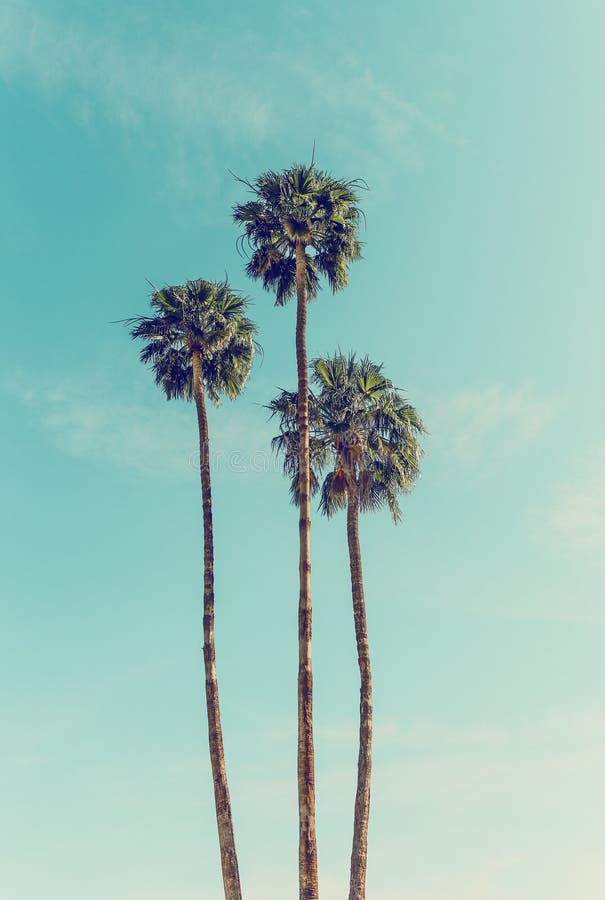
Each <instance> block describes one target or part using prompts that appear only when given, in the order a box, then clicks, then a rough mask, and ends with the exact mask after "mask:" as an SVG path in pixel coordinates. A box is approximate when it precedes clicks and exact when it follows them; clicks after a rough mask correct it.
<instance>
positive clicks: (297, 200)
mask: <svg viewBox="0 0 605 900" xmlns="http://www.w3.org/2000/svg"><path fill="white" fill-rule="evenodd" d="M238 180H239V181H240V182H242V183H243V184H245V185H246V186H247V187H248V189H249V191H250V192H251V193H252V194H253V199H252V200H248V201H247V202H246V203H241V204H237V205H236V206H234V207H233V218H234V221H235V222H236V223H237V224H238V225H239V226H240V228H241V232H240V236H239V238H238V247H239V248H241V249H245V248H246V247H247V248H248V250H249V251H250V253H251V255H250V259H249V262H248V265H247V267H246V271H247V273H248V275H249V276H250V277H251V278H255V279H259V280H260V281H262V284H263V287H264V288H265V290H268V291H271V292H273V293H275V297H276V303H277V304H278V305H280V306H281V305H284V304H285V303H287V302H288V300H290V299H291V298H292V297H293V296H294V294H295V291H296V265H295V258H296V247H297V245H298V244H303V245H304V246H305V247H306V248H308V249H307V253H306V256H307V270H308V271H307V293H308V297H309V298H312V297H315V296H316V295H317V291H318V289H319V276H320V275H323V276H324V277H325V278H326V280H327V281H328V284H329V286H330V288H331V289H332V291H333V292H336V291H339V290H341V289H342V288H344V287H345V286H346V284H347V279H348V266H349V263H350V262H353V261H355V260H357V259H359V258H360V257H361V243H360V241H359V238H358V233H359V225H360V220H361V217H362V213H361V211H360V209H359V206H358V204H359V196H358V191H359V189H360V188H364V187H365V186H366V185H365V184H364V183H363V182H361V181H359V180H356V181H343V180H340V179H336V178H333V177H332V176H331V175H330V174H329V173H328V172H324V171H321V170H319V169H317V168H316V167H315V165H314V164H313V163H311V165H307V164H295V165H293V166H291V167H290V168H289V169H285V170H284V171H283V172H273V171H268V172H264V173H263V174H262V175H259V176H258V178H256V179H255V180H254V181H253V182H249V181H246V180H245V179H241V178H240V179H238Z"/></svg>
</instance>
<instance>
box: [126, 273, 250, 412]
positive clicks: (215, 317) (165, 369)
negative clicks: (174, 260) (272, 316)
mask: <svg viewBox="0 0 605 900" xmlns="http://www.w3.org/2000/svg"><path fill="white" fill-rule="evenodd" d="M248 302H249V301H248V298H247V297H245V296H242V295H241V294H238V293H236V292H235V291H233V290H232V289H231V287H230V286H229V283H228V282H227V281H221V282H214V281H205V280H203V279H201V278H199V279H197V280H196V281H187V282H185V284H182V285H174V286H172V287H166V288H163V289H162V290H157V289H154V291H153V292H152V294H151V298H150V303H151V307H152V310H153V311H154V313H153V315H151V316H136V317H135V318H132V319H127V320H126V322H125V324H127V325H129V326H130V329H131V330H130V335H131V337H132V338H134V339H136V338H141V339H142V340H143V341H145V346H144V347H143V349H142V350H141V361H142V362H144V363H150V364H151V366H152V368H153V373H154V377H155V382H156V384H158V385H159V386H160V387H161V388H162V389H163V391H164V393H165V394H166V398H167V399H168V400H171V399H173V398H175V397H181V398H185V399H186V400H191V399H192V398H193V367H192V354H193V352H194V351H198V352H199V354H200V357H201V363H202V378H203V381H204V387H205V388H206V391H207V392H208V395H209V397H210V398H211V400H212V401H213V402H214V403H215V404H217V405H218V404H219V403H220V398H221V395H227V396H228V397H229V398H230V399H233V398H234V397H236V396H237V395H238V394H239V392H240V391H241V390H242V388H243V387H244V385H245V383H246V381H247V379H248V375H249V373H250V367H251V365H252V360H253V358H254V353H255V349H256V348H257V347H258V345H257V343H256V341H255V334H256V326H255V325H254V323H253V322H252V321H251V320H250V319H249V318H248V317H247V316H246V310H247V306H248Z"/></svg>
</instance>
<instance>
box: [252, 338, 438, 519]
mask: <svg viewBox="0 0 605 900" xmlns="http://www.w3.org/2000/svg"><path fill="white" fill-rule="evenodd" d="M310 369H311V382H312V384H313V385H314V386H316V387H317V391H314V392H310V394H309V428H310V438H309V443H310V458H311V465H312V468H313V478H315V479H319V478H320V477H321V475H322V474H324V473H325V474H324V478H323V482H322V484H321V491H320V502H319V507H320V510H321V511H322V512H323V513H325V514H326V515H328V516H332V515H333V514H334V513H335V512H337V511H338V510H339V509H342V508H343V507H345V506H346V505H347V495H348V490H349V488H351V489H353V487H354V488H355V489H356V491H357V495H358V498H359V505H360V509H361V510H362V511H364V512H366V511H371V510H377V509H381V508H383V507H387V508H388V509H389V511H390V512H391V515H392V517H393V519H394V520H395V521H396V522H397V521H399V519H400V517H401V509H400V506H399V497H400V495H401V494H403V493H407V492H408V491H410V490H411V489H412V487H413V485H414V483H415V481H416V480H417V478H418V477H419V474H420V460H421V456H422V448H421V446H420V442H419V439H420V437H421V436H422V435H423V434H424V433H425V429H424V425H423V424H422V420H421V418H420V416H419V415H418V413H417V412H416V410H415V409H414V407H413V406H411V404H410V403H408V401H407V400H406V399H405V397H404V396H403V394H402V393H401V391H399V390H397V389H396V388H395V387H394V386H393V382H392V381H391V380H390V379H389V378H387V377H386V376H385V375H384V373H383V370H382V369H383V367H382V365H379V364H377V363H374V362H373V361H372V360H371V359H369V358H368V357H362V358H360V359H358V358H357V356H356V354H354V353H349V354H345V353H341V352H338V353H336V354H334V356H327V357H317V358H316V359H313V360H312V362H311V364H310ZM297 399H298V395H297V394H296V392H292V391H284V390H282V391H281V392H280V393H279V394H278V395H277V397H275V398H274V399H273V400H272V401H271V403H270V404H269V407H268V409H269V410H270V412H271V415H272V416H273V417H276V418H277V419H278V420H279V423H280V432H279V434H278V435H277V436H276V437H275V438H274V439H273V449H274V451H275V452H276V453H277V454H278V455H279V456H281V457H282V460H283V467H284V474H285V475H286V476H287V477H288V478H289V479H290V494H291V496H292V497H297V496H298V488H297V483H298V472H299V469H298V454H299V439H298V425H297ZM315 490H316V488H315V489H314V492H315Z"/></svg>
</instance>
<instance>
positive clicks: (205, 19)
mask: <svg viewBox="0 0 605 900" xmlns="http://www.w3.org/2000/svg"><path fill="white" fill-rule="evenodd" d="M604 9H605V8H604V7H603V5H602V3H599V2H596V0H595V2H591V0H575V2H572V0H558V2H556V3H551V2H546V0H542V2H538V0H525V2H521V0H512V2H508V3H497V2H494V0H482V2H479V0H473V2H465V3H453V2H445V0H427V2H426V3H423V4H411V3H408V4H399V3H394V2H384V3H381V4H366V3H363V4H362V3H360V2H355V0H353V2H347V3H344V2H341V0H335V2H332V3H330V4H322V3H319V2H311V3H307V4H306V5H304V6H301V5H300V4H296V5H295V4H288V3H276V2H273V0H265V2H254V3H251V4H247V5H245V6H244V5H240V4H231V5H230V6H228V7H226V8H225V10H224V11H222V10H221V9H220V8H219V6H218V5H217V4H207V3H206V4H196V3H192V2H186V0H173V2H171V3H165V2H164V3H159V2H157V0H153V2H147V3H145V4H143V3H141V4H130V5H126V6H123V5H122V4H117V3H98V2H97V3H89V2H80V3H78V4H75V3H67V2H59V0H57V2H55V0H51V2H42V0H40V2H39V3H36V4H28V3H23V2H19V3H13V2H10V0H8V2H7V0H0V120H1V121H2V123H3V126H4V127H3V139H2V141H1V142H0V172H1V179H2V181H1V197H2V211H3V215H2V219H1V222H0V247H1V252H2V266H3V272H2V278H3V280H2V284H3V306H2V308H3V317H2V338H3V345H2V356H1V360H2V362H1V364H0V365H1V369H0V386H1V391H0V400H1V403H2V412H1V415H2V423H3V434H4V441H3V443H2V452H3V462H2V470H3V473H4V487H3V497H2V513H3V515H2V536H1V541H0V547H1V552H2V559H1V560H0V571H1V573H2V575H1V579H2V595H3V605H2V610H1V616H2V618H1V622H0V633H1V635H2V646H1V648H0V660H1V664H0V665H1V667H2V669H1V672H0V675H1V678H0V691H1V693H2V710H3V712H2V720H3V723H4V728H3V738H2V742H1V744H0V753H1V762H0V788H1V796H0V803H1V806H2V811H3V815H2V822H1V824H0V848H1V849H0V896H2V898H6V900H40V898H44V900H82V898H85V900H199V898H203V900H220V898H221V896H222V891H221V885H220V875H219V859H218V847H217V839H216V834H215V823H214V814H213V807H212V794H211V782H210V771H209V763H208V759H207V743H206V732H205V720H204V711H203V700H202V679H201V649H200V648H201V643H202V637H201V621H200V620H201V615H200V595H201V552H200V543H201V515H200V504H199V488H198V482H197V473H196V470H195V464H193V465H192V463H191V458H192V455H193V456H195V449H196V425H195V418H194V412H193V410H192V409H191V408H190V407H188V406H187V405H185V404H177V403H171V404H167V403H166V402H165V401H163V400H162V398H161V396H160V395H159V392H158V391H157V390H156V389H155V388H154V386H153V384H152V379H151V377H150V374H149V373H148V372H146V371H144V370H143V368H142V367H141V366H140V364H139V362H138V359H137V351H136V348H135V347H134V346H132V345H131V344H130V343H129V341H128V339H127V334H126V333H125V331H124V330H122V329H120V328H119V327H118V326H116V325H112V324H111V323H112V322H113V321H115V320H117V319H121V318H124V317H126V316H129V315H134V314H137V313H143V312H144V311H145V309H146V303H147V292H148V285H147V283H146V281H145V279H146V278H149V279H150V280H151V281H153V282H155V283H160V284H161V283H174V282H179V281H182V280H184V279H185V278H194V277H205V278H210V279H220V278H221V277H223V275H224V273H225V271H226V272H227V273H228V275H229V278H230V280H231V282H232V284H233V285H234V287H236V288H240V289H242V290H245V291H247V292H248V293H249V294H250V295H251V296H252V298H253V300H254V307H253V315H254V317H255V318H256V320H257V322H258V324H259V329H260V338H261V341H262V343H263V345H264V348H265V359H264V362H263V365H262V366H257V367H256V369H255V371H254V374H253V378H252V379H251V382H250V385H249V388H248V390H247V392H246V394H245V396H244V397H242V398H241V399H240V400H239V401H237V402H236V403H234V404H230V405H227V406H225V407H224V408H222V409H221V410H219V411H217V412H216V413H215V414H213V416H212V421H211V426H212V435H211V437H212V441H213V446H214V448H215V450H216V452H217V454H218V455H219V456H220V460H219V463H218V464H217V466H216V472H215V485H214V498H215V509H216V513H215V515H216V532H217V533H216V541H217V561H216V567H217V581H218V583H217V641H218V668H219V678H220V687H221V697H222V709H223V718H224V727H225V738H226V748H227V761H228V768H229V775H230V780H231V791H232V799H233V806H234V814H235V822H236V831H237V838H238V844H239V850H240V867H241V871H242V878H243V883H244V890H245V896H246V898H247V900H284V898H289V897H295V896H296V895H297V882H296V844H297V820H296V796H295V778H294V776H295V727H296V603H297V572H296V555H297V545H296V540H297V529H296V513H295V511H294V510H293V509H292V508H291V507H290V506H289V505H288V501H287V485H286V484H285V483H284V482H283V480H282V479H281V477H280V475H279V473H278V472H277V470H276V467H275V465H274V464H273V463H271V461H270V457H269V456H268V455H267V454H268V443H269V439H270V436H271V433H272V431H271V427H270V426H269V425H267V423H266V417H265V413H264V411H263V410H262V408H261V404H263V403H265V402H267V401H268V400H269V399H270V398H271V396H272V395H273V393H274V391H275V388H276V387H277V386H283V387H290V386H293V384H294V378H295V366H294V357H293V328H294V309H293V308H287V309H285V310H278V309H274V308H273V306H272V302H271V299H270V297H269V296H268V295H265V294H263V293H262V291H261V290H260V289H259V287H258V286H257V285H255V284H251V283H249V282H247V280H246V278H245V275H244V271H243V262H242V260H241V259H240V258H239V257H238V255H237V252H236V249H235V238H236V236H237V233H236V230H235V228H234V226H233V225H232V223H231V220H230V207H231V204H232V203H233V202H237V201H240V200H242V199H243V197H244V196H245V195H244V194H243V193H242V190H241V185H238V184H237V183H236V182H234V180H233V179H232V178H231V176H230V175H229V173H228V171H227V170H228V168H230V169H232V170H234V171H235V172H237V173H239V174H241V175H243V176H246V177H253V176H255V175H256V174H258V173H259V172H261V171H262V170H264V169H266V168H275V169H279V168H281V167H284V166H286V165H289V164H290V163H292V162H293V161H295V160H304V159H308V158H309V156H310V153H311V148H312V145H313V141H316V146H317V150H316V158H317V161H318V164H319V165H320V166H321V167H323V168H327V169H330V170H331V171H333V172H334V174H335V175H337V176H339V177H351V178H352V177H358V176H359V177H362V178H365V179H366V181H367V182H368V184H369V185H370V187H371V190H370V192H369V193H368V194H367V195H364V198H363V204H364V209H365V212H366V215H367V230H366V231H365V234H364V235H363V237H364V240H365V241H366V246H365V251H364V255H365V259H364V260H363V261H362V262H360V263H358V264H356V266H355V267H354V269H353V270H352V273H351V283H350V287H349V289H348V290H347V291H346V292H345V293H343V294H341V295H338V296H337V297H331V296H330V295H328V294H323V295H322V296H321V297H320V299H319V301H318V302H317V304H315V305H314V306H313V308H312V309H311V311H310V324H309V349H310V352H311V353H319V352H329V351H332V350H334V349H335V348H336V347H337V346H338V345H340V346H341V347H342V348H343V349H345V350H348V349H356V350H358V351H359V352H360V353H369V354H370V355H371V356H372V357H373V358H375V359H377V360H381V361H383V362H384V364H385V371H386V372H387V374H388V375H389V376H390V377H392V378H393V379H394V380H395V381H396V382H397V384H399V385H401V386H402V387H403V388H405V389H406V390H407V392H408V395H409V397H410V399H411V401H412V402H413V403H414V404H415V405H416V406H417V407H418V409H419V410H420V411H421V413H422V414H423V416H424V418H425V420H426V423H427V426H428V428H429V431H430V438H429V439H428V440H427V442H426V450H427V455H426V457H425V460H424V467H423V479H422V481H421V483H420V484H419V485H418V487H417V489H416V490H415V491H414V493H413V495H412V496H411V497H410V498H409V499H408V500H407V501H406V503H405V511H404V522H403V524H402V525H401V526H400V527H399V528H394V527H393V526H392V524H391V523H390V521H389V519H388V517H387V516H386V515H376V516H373V517H367V518H366V519H364V521H363V523H362V543H363V550H364V563H365V575H366V595H367V600H368V606H369V626H370V637H371V649H372V653H373V660H374V670H375V722H376V725H375V727H376V745H375V769H374V788H373V809H372V818H371V829H370V862H369V871H368V898H369V900H511V898H515V900H569V898H570V897H573V898H578V900H599V898H601V897H602V896H603V895H604V893H605V863H604V861H603V855H602V849H603V844H604V840H605V834H604V832H605V828H604V826H603V820H602V809H603V808H604V807H605V776H604V770H603V745H604V743H605V712H604V703H603V701H604V696H603V695H604V686H605V678H604V666H603V643H604V634H603V630H604V625H605V610H604V608H603V595H604V586H605V584H604V582H605V562H604V554H603V546H604V544H605V474H604V472H605V424H604V421H603V415H602V412H601V410H602V393H603V386H604V378H603V375H604V363H603V352H602V341H603V331H604V328H605V313H604V311H603V249H602V248H603V234H604V228H603V225H604V221H603V220H604V217H605V214H604V210H605V175H604V168H603V159H604V158H605V122H604V118H603V109H604V97H603V93H604V91H603V85H604V75H605V72H604V65H603V61H602V60H603V34H604V29H605V11H604ZM267 460H269V464H267ZM313 586H314V608H315V640H314V661H315V683H316V729H317V766H318V791H317V806H318V837H319V853H320V867H321V887H322V897H324V898H325V900H337V898H339V897H344V896H345V895H346V894H345V885H346V882H347V872H348V862H349V854H350V839H351V828H352V808H353V795H354V778H355V759H356V733H355V731H356V717H357V692H358V687H357V671H356V662H355V652H354V638H353V625H352V615H351V610H350V596H349V587H348V574H347V560H346V546H345V535H344V521H342V519H336V520H334V521H332V522H330V523H325V522H322V521H320V520H319V519H318V518H316V519H315V521H314V529H313Z"/></svg>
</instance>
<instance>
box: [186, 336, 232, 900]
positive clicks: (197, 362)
mask: <svg viewBox="0 0 605 900" xmlns="http://www.w3.org/2000/svg"><path fill="white" fill-rule="evenodd" d="M192 364H193V393H194V398H195V406H196V409H197V421H198V429H199V437H200V477H201V481H202V510H203V516H204V669H205V675H206V710H207V713H208V741H209V744H210V763H211V766H212V780H213V782H214V802H215V806H216V824H217V827H218V839H219V846H220V851H221V866H222V870H223V886H224V890H225V900H241V897H242V891H241V887H240V880H239V871H238V865H237V854H236V850H235V836H234V834H233V820H232V817H231V801H230V799H229V787H228V784H227V770H226V767H225V751H224V748H223V732H222V728H221V714H220V709H219V701H218V681H217V677H216V657H215V648H214V536H213V532H212V494H211V487H210V456H209V440H208V418H207V416H206V403H205V400H204V383H203V380H202V360H201V356H200V352H199V350H194V351H193V353H192Z"/></svg>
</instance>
